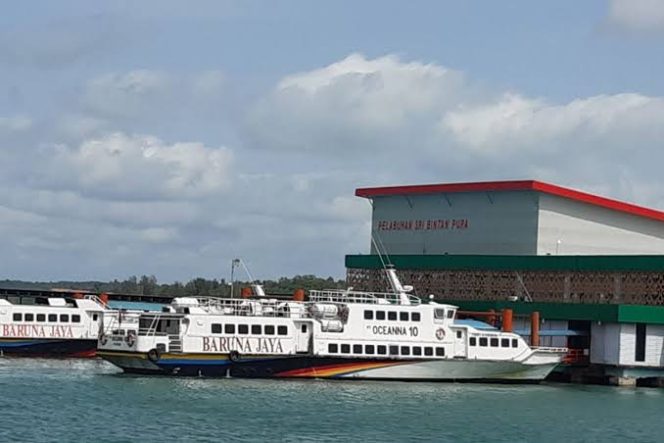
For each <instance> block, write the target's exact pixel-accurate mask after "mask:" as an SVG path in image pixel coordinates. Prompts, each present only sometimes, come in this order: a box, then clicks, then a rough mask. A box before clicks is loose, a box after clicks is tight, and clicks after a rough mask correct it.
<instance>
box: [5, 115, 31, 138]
mask: <svg viewBox="0 0 664 443" xmlns="http://www.w3.org/2000/svg"><path fill="white" fill-rule="evenodd" d="M31 127H32V119H30V118H29V117H26V116H24V115H15V116H12V117H0V135H1V134H3V133H10V132H25V131H27V130H29V129H30V128H31Z"/></svg>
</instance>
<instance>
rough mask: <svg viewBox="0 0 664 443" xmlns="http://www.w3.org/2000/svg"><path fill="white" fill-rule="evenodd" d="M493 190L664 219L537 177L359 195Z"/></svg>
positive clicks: (663, 214)
mask: <svg viewBox="0 0 664 443" xmlns="http://www.w3.org/2000/svg"><path fill="white" fill-rule="evenodd" d="M489 191H538V192H543V193H545V194H551V195H555V196H558V197H564V198H568V199H570V200H576V201H579V202H582V203H588V204H591V205H595V206H600V207H602V208H607V209H612V210H614V211H620V212H624V213H627V214H631V215H636V216H639V217H645V218H649V219H653V220H658V221H664V212H662V211H657V210H655V209H650V208H644V207H642V206H637V205H633V204H631V203H625V202H621V201H618V200H613V199H610V198H606V197H600V196H598V195H593V194H588V193H586V192H581V191H576V190H574V189H569V188H563V187H562V186H557V185H552V184H549V183H544V182H540V181H536V180H519V181H500V182H479V183H443V184H437V185H436V184H435V185H411V186H385V187H380V188H359V189H356V190H355V195H357V196H358V197H365V198H372V197H384V196H390V195H412V194H437V193H452V192H489Z"/></svg>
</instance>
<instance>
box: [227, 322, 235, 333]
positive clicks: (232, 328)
mask: <svg viewBox="0 0 664 443" xmlns="http://www.w3.org/2000/svg"><path fill="white" fill-rule="evenodd" d="M224 332H225V333H226V334H235V325H232V324H225V325H224Z"/></svg>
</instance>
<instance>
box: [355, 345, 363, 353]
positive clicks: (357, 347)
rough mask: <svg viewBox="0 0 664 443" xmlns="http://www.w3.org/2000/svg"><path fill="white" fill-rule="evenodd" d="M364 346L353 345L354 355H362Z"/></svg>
mask: <svg viewBox="0 0 664 443" xmlns="http://www.w3.org/2000/svg"><path fill="white" fill-rule="evenodd" d="M361 353H362V345H353V354H361Z"/></svg>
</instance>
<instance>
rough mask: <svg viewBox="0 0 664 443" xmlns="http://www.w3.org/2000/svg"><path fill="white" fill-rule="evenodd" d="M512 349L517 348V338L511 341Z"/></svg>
mask: <svg viewBox="0 0 664 443" xmlns="http://www.w3.org/2000/svg"><path fill="white" fill-rule="evenodd" d="M512 347H513V348H518V347H519V339H518V338H513V339H512Z"/></svg>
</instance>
